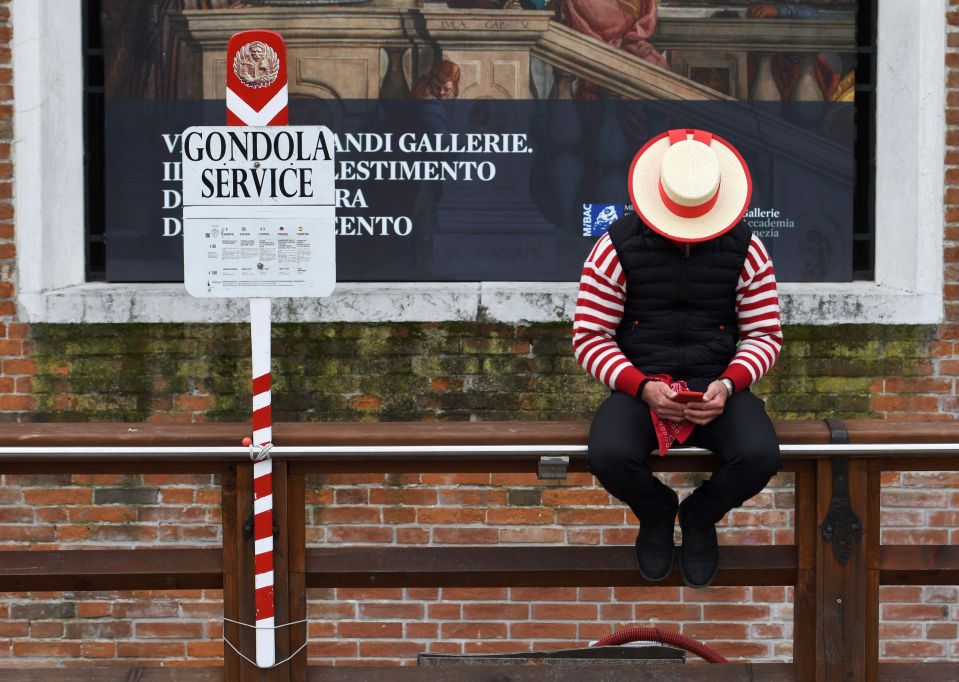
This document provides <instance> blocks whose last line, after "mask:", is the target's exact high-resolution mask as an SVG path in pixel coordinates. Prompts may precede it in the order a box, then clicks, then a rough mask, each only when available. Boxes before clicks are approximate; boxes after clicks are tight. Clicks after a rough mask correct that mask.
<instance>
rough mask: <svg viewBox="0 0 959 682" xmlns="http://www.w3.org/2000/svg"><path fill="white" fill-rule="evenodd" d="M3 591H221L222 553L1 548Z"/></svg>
mask: <svg viewBox="0 0 959 682" xmlns="http://www.w3.org/2000/svg"><path fill="white" fill-rule="evenodd" d="M0 585H2V590H3V592H31V591H52V590H68V591H90V590H94V591H99V590H194V589H222V587H223V552H222V550H221V549H220V548H219V547H216V548H212V549H125V550H114V549H108V550H107V549H104V550H101V549H78V550H66V551H25V552H21V551H14V552H0Z"/></svg>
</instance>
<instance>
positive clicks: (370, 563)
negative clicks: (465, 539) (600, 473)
mask: <svg viewBox="0 0 959 682" xmlns="http://www.w3.org/2000/svg"><path fill="white" fill-rule="evenodd" d="M634 552H635V550H634V548H633V547H631V546H608V547H595V546H574V547H553V546H535V547H529V546H520V547H503V546H490V547H436V546H433V547H395V546H390V547H322V548H316V547H314V548H310V549H307V553H306V585H307V587H596V586H603V587H608V586H611V585H649V584H650V583H648V582H647V581H646V580H644V579H643V578H642V576H641V575H640V574H639V571H638V570H637V569H636V558H635V553H634ZM677 552H678V550H677ZM678 566H679V555H678V553H677V555H676V560H675V565H674V568H675V570H673V572H672V573H671V574H670V575H669V576H668V577H667V578H666V579H665V580H663V581H662V582H660V583H655V584H657V585H682V584H683V582H682V578H681V577H680V575H679V570H678ZM795 583H796V549H795V547H793V546H792V545H778V546H767V547H745V546H728V545H727V546H724V547H720V559H719V573H718V574H717V576H716V581H715V583H714V584H715V585H794V584H795Z"/></svg>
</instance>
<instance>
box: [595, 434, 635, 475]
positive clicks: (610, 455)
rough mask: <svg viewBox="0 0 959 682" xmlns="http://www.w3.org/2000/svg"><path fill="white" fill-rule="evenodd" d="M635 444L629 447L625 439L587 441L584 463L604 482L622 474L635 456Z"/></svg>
mask: <svg viewBox="0 0 959 682" xmlns="http://www.w3.org/2000/svg"><path fill="white" fill-rule="evenodd" d="M634 447H635V446H632V447H631V444H630V443H628V442H627V441H626V440H625V439H623V440H617V439H610V438H606V439H602V440H601V441H599V442H594V440H593V439H592V438H591V439H590V442H589V448H588V454H587V459H586V465H587V466H588V467H589V470H590V471H591V472H592V474H593V475H594V476H595V477H596V478H598V479H599V480H600V481H601V482H603V483H604V484H605V483H606V482H607V481H615V480H616V479H617V478H619V477H621V476H623V475H624V474H625V473H626V472H627V470H628V467H629V462H630V461H631V460H633V459H635V457H636V452H635V449H634Z"/></svg>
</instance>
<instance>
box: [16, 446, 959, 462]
mask: <svg viewBox="0 0 959 682" xmlns="http://www.w3.org/2000/svg"><path fill="white" fill-rule="evenodd" d="M780 450H781V452H782V453H783V454H785V455H791V456H795V457H803V456H805V457H830V456H835V455H845V456H852V457H856V456H860V457H863V456H871V455H909V456H923V455H959V443H895V444H889V443H876V444H832V445H828V444H823V445H782V446H781V447H780ZM586 451H587V446H586V445H572V444H557V445H522V444H520V445H316V446H304V445H289V446H283V445H275V446H273V448H272V449H271V450H270V455H271V456H272V457H273V458H275V459H281V460H299V461H331V460H336V461H349V460H350V459H357V460H370V459H380V460H383V459H385V460H416V459H438V458H439V457H431V456H442V455H455V456H457V457H458V458H479V457H492V458H526V457H529V456H531V455H533V456H537V455H539V456H543V455H567V456H570V455H573V456H576V455H585V454H586ZM654 454H655V451H654ZM670 454H671V455H672V454H678V455H682V456H695V455H699V456H702V455H710V454H712V453H711V452H710V451H709V450H706V449H704V448H697V447H680V448H675V449H673V450H671V451H670ZM249 456H250V448H247V447H242V446H197V447H190V446H155V447H151V446H140V447H134V446H104V447H97V446H87V445H85V446H26V445H24V446H5V447H0V462H7V463H9V462H37V461H45V462H56V461H64V462H70V461H77V460H82V461H90V460H91V459H98V460H103V461H124V460H133V461H139V460H143V459H148V460H152V461H184V460H193V461H223V462H235V461H244V460H247V459H248V458H249Z"/></svg>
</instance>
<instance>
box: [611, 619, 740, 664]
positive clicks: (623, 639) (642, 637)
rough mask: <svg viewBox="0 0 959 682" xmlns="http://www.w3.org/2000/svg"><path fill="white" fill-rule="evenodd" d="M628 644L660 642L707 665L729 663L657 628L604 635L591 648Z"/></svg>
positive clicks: (683, 637) (705, 648)
mask: <svg viewBox="0 0 959 682" xmlns="http://www.w3.org/2000/svg"><path fill="white" fill-rule="evenodd" d="M628 642H660V643H661V644H670V645H672V646H677V647H679V648H681V649H685V650H686V651H688V652H690V653H692V654H696V655H697V656H699V657H700V658H701V659H703V660H704V661H706V662H708V663H729V661H727V660H726V659H725V658H723V657H722V656H721V655H720V654H719V653H718V652H717V651H716V650H715V649H713V648H711V647H708V646H706V645H705V644H703V643H702V642H697V641H696V640H695V639H692V638H690V637H687V636H686V635H681V634H679V633H678V632H669V631H668V630H660V629H659V628H651V627H645V628H626V629H625V630H620V631H619V632H613V633H612V634H609V635H606V636H605V637H603V638H602V639H601V640H599V641H598V642H596V644H594V645H593V646H618V645H620V644H626V643H628Z"/></svg>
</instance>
